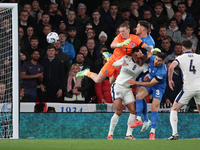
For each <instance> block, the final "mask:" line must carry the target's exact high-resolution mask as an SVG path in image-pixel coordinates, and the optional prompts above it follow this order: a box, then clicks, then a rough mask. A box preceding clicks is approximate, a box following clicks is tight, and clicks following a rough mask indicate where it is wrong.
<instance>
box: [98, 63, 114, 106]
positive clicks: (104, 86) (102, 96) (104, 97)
mask: <svg viewBox="0 0 200 150" xmlns="http://www.w3.org/2000/svg"><path fill="white" fill-rule="evenodd" d="M101 60H102V62H101V63H100V64H99V65H98V66H97V67H96V68H98V69H97V71H95V72H97V73H98V72H99V71H100V69H101V67H103V65H104V64H105V63H106V60H105V59H101ZM110 88H111V84H110V81H109V78H108V77H107V78H106V79H104V80H103V81H102V82H101V83H95V93H96V95H97V98H98V101H97V102H98V103H112V96H111V92H110Z"/></svg>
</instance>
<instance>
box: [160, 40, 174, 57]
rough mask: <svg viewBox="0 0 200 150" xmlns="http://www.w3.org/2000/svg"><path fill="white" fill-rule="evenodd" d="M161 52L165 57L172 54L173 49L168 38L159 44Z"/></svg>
mask: <svg viewBox="0 0 200 150" xmlns="http://www.w3.org/2000/svg"><path fill="white" fill-rule="evenodd" d="M161 51H162V52H163V53H165V57H167V56H168V55H170V54H172V53H173V52H174V50H173V48H172V47H171V44H170V41H169V39H168V38H164V39H163V40H162V43H161Z"/></svg>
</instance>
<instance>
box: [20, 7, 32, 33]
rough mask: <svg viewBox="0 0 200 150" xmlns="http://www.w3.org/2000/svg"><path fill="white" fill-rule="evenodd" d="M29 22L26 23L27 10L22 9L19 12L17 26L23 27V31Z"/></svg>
mask: <svg viewBox="0 0 200 150" xmlns="http://www.w3.org/2000/svg"><path fill="white" fill-rule="evenodd" d="M30 25H31V24H30V23H28V12H27V11H25V10H22V11H21V12H20V14H19V27H21V28H23V30H24V33H26V31H27V27H28V26H30Z"/></svg>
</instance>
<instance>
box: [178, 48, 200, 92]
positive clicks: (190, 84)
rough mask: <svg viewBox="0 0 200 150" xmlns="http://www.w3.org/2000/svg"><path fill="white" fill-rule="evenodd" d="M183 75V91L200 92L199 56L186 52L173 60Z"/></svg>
mask: <svg viewBox="0 0 200 150" xmlns="http://www.w3.org/2000/svg"><path fill="white" fill-rule="evenodd" d="M174 61H177V62H178V65H179V67H180V69H181V71H182V75H183V83H184V84H183V90H184V91H186V90H187V91H194V90H200V55H198V54H196V53H192V52H186V53H184V54H182V55H180V56H178V57H176V58H175V60H174Z"/></svg>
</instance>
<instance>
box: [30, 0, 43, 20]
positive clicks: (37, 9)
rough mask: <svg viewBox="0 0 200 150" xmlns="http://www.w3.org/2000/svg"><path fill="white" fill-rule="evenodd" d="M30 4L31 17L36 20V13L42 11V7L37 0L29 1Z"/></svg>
mask: <svg viewBox="0 0 200 150" xmlns="http://www.w3.org/2000/svg"><path fill="white" fill-rule="evenodd" d="M31 6H32V11H33V13H31V15H33V16H32V17H34V18H36V20H38V13H42V12H43V11H42V9H41V8H40V4H39V1H38V0H33V1H32V3H31Z"/></svg>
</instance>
